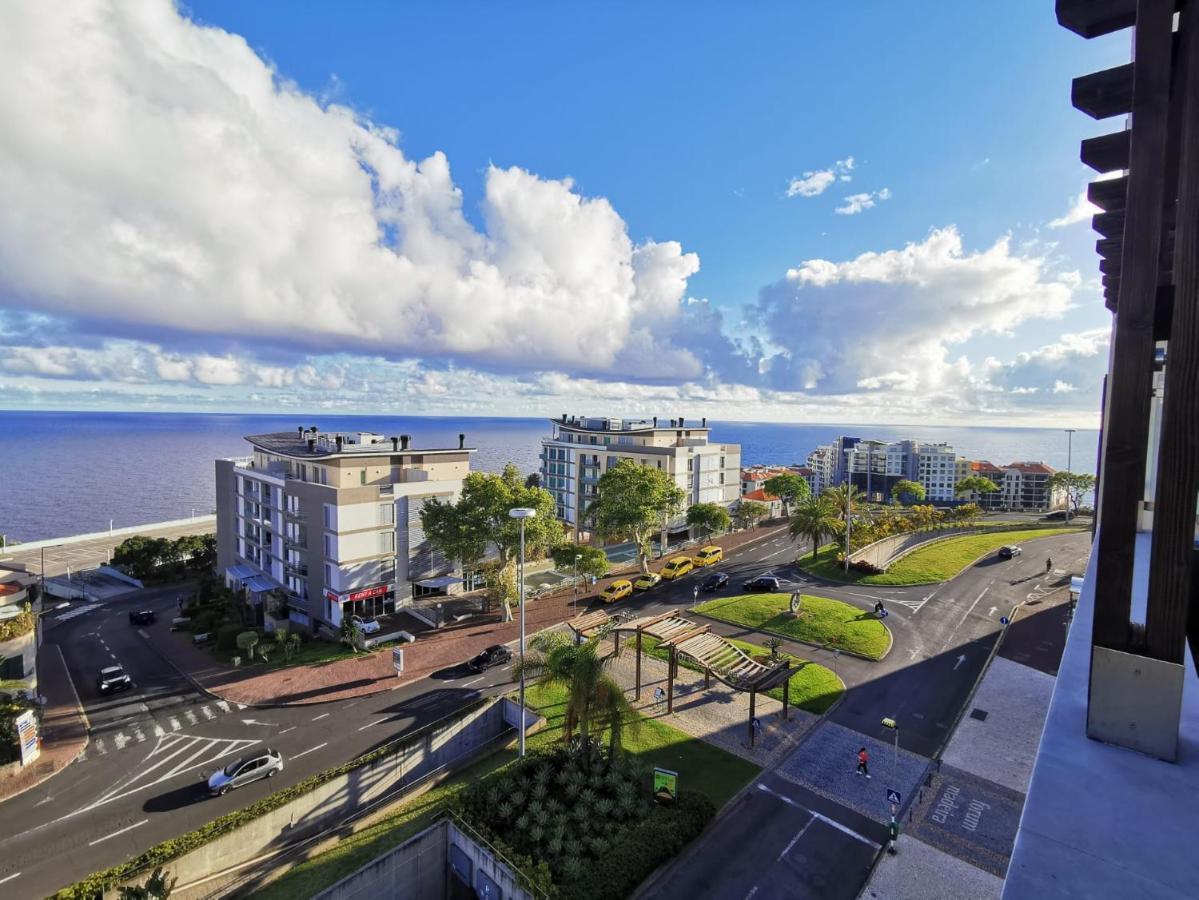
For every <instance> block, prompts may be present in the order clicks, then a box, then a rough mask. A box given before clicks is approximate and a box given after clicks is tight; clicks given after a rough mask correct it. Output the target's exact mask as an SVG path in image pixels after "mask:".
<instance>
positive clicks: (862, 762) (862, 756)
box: [858, 747, 870, 778]
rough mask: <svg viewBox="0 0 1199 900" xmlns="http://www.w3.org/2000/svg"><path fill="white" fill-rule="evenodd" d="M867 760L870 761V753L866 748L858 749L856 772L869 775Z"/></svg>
mask: <svg viewBox="0 0 1199 900" xmlns="http://www.w3.org/2000/svg"><path fill="white" fill-rule="evenodd" d="M869 762H870V754H868V753H867V752H866V748H865V747H863V748H862V749H860V750H859V751H858V774H859V775H865V776H866V777H867V778H869V777H870V770H869V767H868V764H869Z"/></svg>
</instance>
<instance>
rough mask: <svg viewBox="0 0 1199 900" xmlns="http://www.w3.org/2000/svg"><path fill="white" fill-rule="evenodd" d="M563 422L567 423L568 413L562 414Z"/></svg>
mask: <svg viewBox="0 0 1199 900" xmlns="http://www.w3.org/2000/svg"><path fill="white" fill-rule="evenodd" d="M562 421H563V422H565V421H566V413H562Z"/></svg>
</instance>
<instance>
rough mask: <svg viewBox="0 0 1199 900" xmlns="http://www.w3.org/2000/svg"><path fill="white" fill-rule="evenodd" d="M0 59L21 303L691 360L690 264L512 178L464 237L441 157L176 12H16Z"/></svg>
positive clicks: (484, 357) (604, 360)
mask: <svg viewBox="0 0 1199 900" xmlns="http://www.w3.org/2000/svg"><path fill="white" fill-rule="evenodd" d="M0 58H3V59H4V60H5V67H6V71H7V72H8V76H9V80H10V84H13V85H15V84H20V85H21V87H20V89H19V90H18V89H10V90H5V91H2V92H0V120H3V121H4V122H5V123H6V125H5V127H4V129H2V130H0V196H3V197H4V204H3V207H2V208H0V291H3V292H4V293H5V294H7V295H8V296H10V297H17V298H20V304H21V306H22V307H23V308H24V309H26V310H32V311H38V312H43V313H50V314H55V315H59V316H63V317H69V318H78V319H87V320H88V321H89V323H90V324H89V327H90V328H92V329H95V330H96V331H97V332H98V333H102V334H104V335H106V336H110V337H122V336H133V335H137V336H143V337H144V336H152V337H154V338H155V339H157V340H159V341H161V342H163V343H167V344H169V343H173V342H174V337H173V336H175V335H179V334H200V335H209V336H216V337H218V338H219V337H229V338H235V339H238V340H245V341H254V342H257V343H258V344H260V345H261V344H262V343H264V342H265V343H270V344H274V345H280V344H287V345H289V346H291V347H292V348H294V349H298V350H301V351H306V352H307V351H313V350H319V351H322V352H331V351H338V350H342V351H358V352H361V351H367V352H375V353H385V354H388V355H405V354H422V355H429V356H434V355H439V356H448V357H454V358H459V359H464V360H471V361H473V362H474V363H476V364H479V365H484V366H495V367H499V368H503V367H513V366H524V365H527V364H528V362H529V360H530V359H536V360H538V361H539V362H540V363H542V364H547V365H558V366H562V367H564V368H568V369H570V370H572V371H589V372H604V371H608V370H611V369H613V368H614V367H615V366H616V365H617V361H618V359H619V357H620V355H621V353H622V350H623V348H624V347H625V346H626V345H627V344H628V343H629V341H630V340H634V339H637V340H641V341H642V342H643V343H645V342H648V344H649V347H650V349H651V352H650V353H648V354H647V355H646V356H645V357H644V359H643V362H642V367H643V369H644V370H645V371H647V372H648V373H650V374H651V375H658V376H661V375H665V374H667V373H668V372H669V370H668V368H666V367H667V366H668V365H672V364H674V363H676V362H678V361H679V360H684V361H687V360H688V359H689V357H688V352H687V351H686V349H685V346H671V345H666V344H664V343H663V342H662V341H658V340H657V339H656V338H655V335H657V334H658V333H659V332H660V331H661V329H660V328H658V327H656V326H658V325H660V324H661V323H662V322H664V321H668V320H670V319H672V318H677V317H679V316H681V315H682V304H683V300H684V298H685V291H686V284H687V279H688V278H689V277H690V275H692V274H694V272H695V271H696V270H697V269H698V267H699V260H698V258H697V257H696V256H695V255H694V254H691V253H686V252H684V250H683V248H682V247H681V246H680V245H679V244H678V243H676V242H673V241H663V242H655V241H646V242H644V243H641V244H637V243H636V242H634V241H633V240H632V239H630V237H629V235H628V230H627V227H626V224H625V222H624V221H623V220H622V219H621V217H620V216H619V215H618V214H617V213H616V211H615V210H614V209H613V208H612V206H611V205H610V204H609V203H608V201H607V200H605V199H603V198H587V197H583V196H581V195H580V194H578V193H577V192H576V191H575V190H574V188H573V184H572V182H571V180H570V179H561V180H549V179H542V178H539V177H537V176H536V175H533V174H531V173H529V172H527V171H524V170H522V169H520V168H516V167H512V168H498V167H494V166H492V167H489V168H488V169H487V171H486V173H485V176H484V194H483V198H482V201H481V204H480V210H481V215H482V220H483V222H484V224H485V228H484V229H482V230H480V229H476V228H475V227H473V226H472V225H471V223H470V222H469V221H468V220H467V218H466V216H465V215H464V214H463V202H464V201H463V194H462V191H461V189H460V188H459V187H458V186H457V185H456V184H455V183H454V181H453V179H452V177H451V174H450V166H449V162H448V160H447V159H446V158H445V156H444V155H442V154H441V153H434V154H433V155H431V156H429V157H428V158H427V159H424V160H420V161H417V160H412V159H409V158H407V157H406V156H405V154H404V153H403V151H402V150H401V149H400V147H399V146H398V143H397V141H398V137H397V134H396V132H395V131H393V130H391V129H389V128H386V127H383V126H381V125H378V124H376V123H372V122H370V121H368V120H366V119H365V118H363V117H362V116H359V115H357V114H355V113H354V112H353V111H352V110H350V109H348V108H346V107H344V106H337V105H322V103H321V102H320V101H318V99H316V98H314V97H313V96H310V95H307V94H305V93H303V92H302V91H300V90H299V89H298V88H297V87H296V86H294V85H292V84H289V83H287V82H285V81H283V80H281V79H280V77H279V76H278V74H277V73H275V72H274V71H273V70H272V69H271V68H269V67H268V66H267V64H266V63H264V62H263V61H262V60H261V59H260V58H259V57H258V56H256V55H255V54H254V52H253V51H252V50H251V49H250V48H249V47H248V46H247V44H246V42H245V41H244V40H243V39H242V38H241V37H239V36H237V35H232V34H229V33H227V32H224V31H221V30H220V29H217V28H211V27H202V26H199V25H197V24H195V23H193V22H191V21H189V20H188V19H186V18H183V17H182V16H180V15H179V13H178V12H177V11H176V9H175V8H174V6H173V5H172V4H171V3H170V2H169V0H148V2H141V3H126V2H119V0H96V2H83V0H63V2H62V3H59V4H56V5H55V12H54V14H53V15H49V14H47V13H46V11H45V10H44V9H42V8H40V7H39V6H38V5H37V4H32V5H17V6H13V7H9V8H7V9H6V11H5V23H4V27H3V28H2V29H0ZM101 316H102V319H100V317H101ZM567 322H568V323H569V327H564V323H567ZM659 361H660V365H659ZM687 364H688V365H689V367H690V369H691V370H693V371H694V370H696V369H697V368H699V363H698V362H696V361H695V359H694V358H690V359H689V362H688V363H687ZM196 365H197V367H198V368H196V369H194V372H195V373H196V374H199V375H201V376H203V377H205V378H209V379H212V380H213V383H231V381H230V380H231V379H234V378H235V377H237V376H236V373H235V371H234V368H233V367H232V366H230V365H229V364H227V363H225V362H221V361H219V360H213V361H210V362H208V363H204V364H199V363H197V364H196ZM164 371H165V372H166V374H167V376H173V377H176V378H177V377H180V372H179V371H178V370H175V371H172V370H171V368H170V366H169V365H168V366H167V367H166V369H165V370H164ZM272 377H273V376H272ZM268 380H269V379H268Z"/></svg>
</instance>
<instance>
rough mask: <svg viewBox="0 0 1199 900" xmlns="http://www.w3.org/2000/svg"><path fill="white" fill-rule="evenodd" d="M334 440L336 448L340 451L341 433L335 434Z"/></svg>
mask: <svg viewBox="0 0 1199 900" xmlns="http://www.w3.org/2000/svg"><path fill="white" fill-rule="evenodd" d="M335 440H336V441H337V449H338V451H340V450H341V435H340V434H339V435H337V437H336V438H335Z"/></svg>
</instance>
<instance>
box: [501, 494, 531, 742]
mask: <svg viewBox="0 0 1199 900" xmlns="http://www.w3.org/2000/svg"><path fill="white" fill-rule="evenodd" d="M508 515H509V517H510V518H513V519H519V520H520V569H519V570H518V574H517V579H518V581H519V584H520V755H521V757H522V758H523V757H524V755H525V519H532V518H533V517H534V516H536V515H537V510H535V509H529V508H528V507H525V506H518V507H516V508H515V509H510V510H508Z"/></svg>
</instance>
